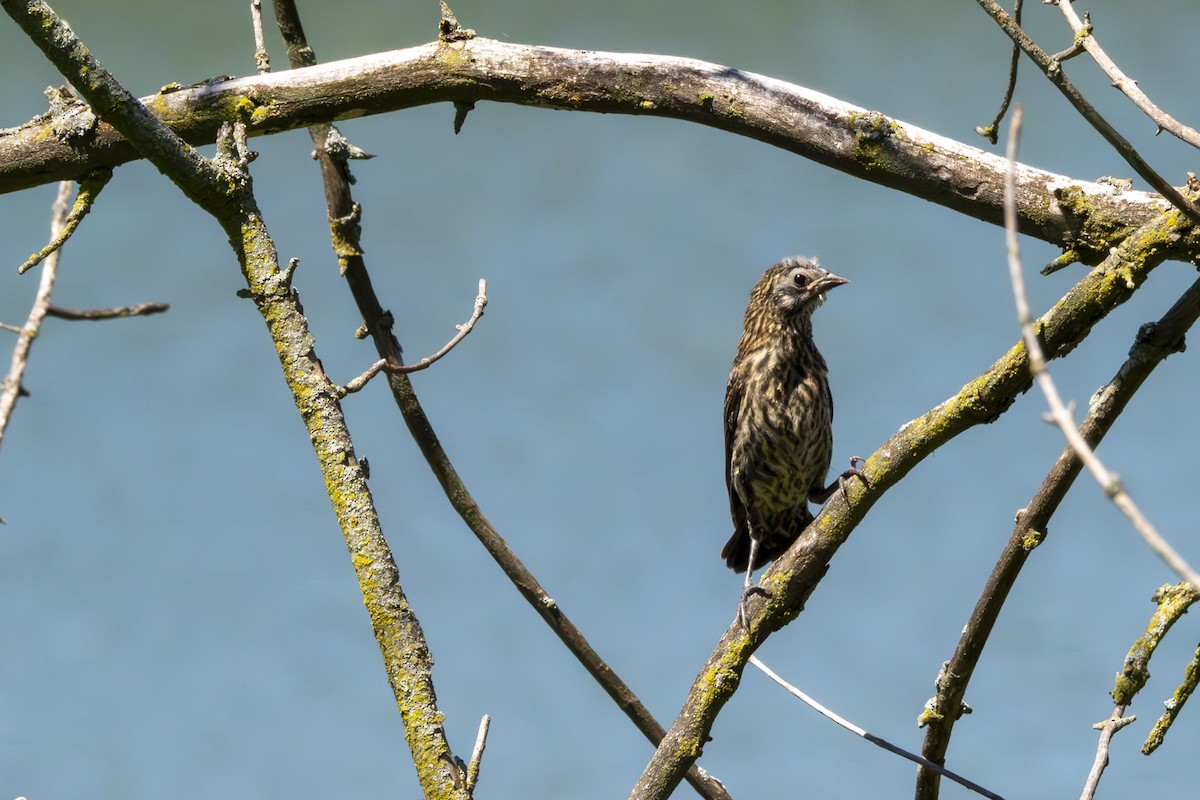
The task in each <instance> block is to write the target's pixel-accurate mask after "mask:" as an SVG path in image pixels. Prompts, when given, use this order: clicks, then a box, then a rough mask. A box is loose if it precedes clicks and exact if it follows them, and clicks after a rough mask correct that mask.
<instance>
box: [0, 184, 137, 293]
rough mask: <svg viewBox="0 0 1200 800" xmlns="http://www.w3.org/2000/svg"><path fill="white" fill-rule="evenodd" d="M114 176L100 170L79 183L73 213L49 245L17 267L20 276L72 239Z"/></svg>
mask: <svg viewBox="0 0 1200 800" xmlns="http://www.w3.org/2000/svg"><path fill="white" fill-rule="evenodd" d="M112 175H113V173H112V170H111V169H98V170H96V171H95V172H93V173H91V174H90V175H88V176H87V177H86V178H84V179H83V180H81V181H80V182H79V194H78V195H77V196H76V197H75V203H74V205H73V206H72V207H71V213H70V214H68V215H67V217H66V219H65V220H64V221H63V224H62V226H61V227H60V228H59V231H58V233H56V234H55V235H54V236H53V237H52V238H51V239H50V243H49V244H47V245H46V246H45V247H43V248H42V249H41V250H39V251H37V252H36V253H34V254H33V255H31V256H30V257H29V259H28V260H27V261H26V262H25V263H24V264H22V265H21V266H19V267H17V274H18V275H24V274H25V273H26V272H28V271H29V270H31V269H33V268H34V267H35V266H37V265H38V264H40V263H41V262H42V260H43V259H45V258H46V257H47V256H49V255H50V254H51V253H54V252H56V251H57V250H58V249H59V248H60V247H62V246H63V245H64V244H66V243H67V239H70V238H71V235H72V234H73V233H75V229H76V228H78V227H79V223H80V222H82V221H83V218H84V217H86V216H87V213H88V212H89V211H91V210H92V206H93V205H95V203H96V197H97V196H98V195H99V194H100V190H101V189H103V188H104V187H105V186H106V185H107V184H108V182H109V180H110V179H111V178H112ZM60 191H61V189H60Z"/></svg>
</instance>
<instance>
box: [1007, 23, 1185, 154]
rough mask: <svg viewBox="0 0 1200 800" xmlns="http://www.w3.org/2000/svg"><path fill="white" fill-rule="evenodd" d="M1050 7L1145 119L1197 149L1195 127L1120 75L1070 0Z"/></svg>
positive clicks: (1090, 26) (1135, 82)
mask: <svg viewBox="0 0 1200 800" xmlns="http://www.w3.org/2000/svg"><path fill="white" fill-rule="evenodd" d="M1053 4H1054V5H1056V6H1058V8H1059V10H1060V11H1062V14H1063V16H1064V17H1066V20H1067V24H1068V25H1070V26H1071V30H1072V31H1073V32H1074V33H1075V38H1076V40H1077V41H1079V42H1080V43H1081V45H1082V46H1083V49H1084V50H1086V51H1087V52H1088V55H1090V56H1091V57H1092V59H1093V60H1094V61H1095V62H1096V64H1097V66H1099V67H1100V69H1102V70H1103V71H1104V74H1105V75H1107V76H1108V77H1109V78H1110V79H1111V80H1112V85H1113V87H1114V88H1116V89H1117V90H1119V91H1120V92H1121V93H1122V94H1124V95H1125V96H1126V97H1128V98H1129V99H1130V100H1131V101H1132V102H1133V104H1134V105H1135V106H1137V107H1138V108H1140V109H1141V110H1142V111H1143V112H1145V114H1146V116H1148V117H1149V118H1150V119H1151V120H1153V121H1154V124H1155V125H1157V126H1158V129H1159V130H1160V131H1166V132H1167V133H1169V134H1171V135H1172V136H1175V137H1177V138H1178V139H1180V140H1182V141H1184V142H1187V143H1188V144H1190V145H1191V146H1192V147H1198V148H1200V132H1198V131H1197V130H1196V129H1195V128H1192V127H1190V126H1187V125H1184V124H1183V123H1182V122H1180V121H1179V120H1177V119H1175V118H1174V117H1172V116H1171V115H1170V114H1168V113H1167V112H1165V111H1163V110H1162V109H1161V108H1159V107H1158V106H1156V105H1155V104H1154V101H1152V100H1151V99H1150V98H1149V97H1148V96H1147V95H1146V93H1145V92H1143V91H1142V88H1141V87H1140V86H1138V82H1137V81H1135V80H1134V79H1133V78H1130V77H1129V76H1128V75H1126V74H1125V73H1124V72H1122V71H1121V68H1120V67H1118V66H1117V64H1116V62H1115V61H1113V60H1112V59H1111V58H1109V56H1108V53H1106V52H1104V48H1102V47H1101V46H1100V42H1098V41H1097V40H1096V36H1095V32H1094V31H1093V29H1092V24H1091V20H1090V19H1085V20H1081V19H1079V15H1078V14H1076V13H1075V8H1074V7H1073V6H1072V5H1071V2H1070V0H1067V2H1061V1H1060V0H1055V2H1054V3H1053ZM1018 24H1019V21H1018Z"/></svg>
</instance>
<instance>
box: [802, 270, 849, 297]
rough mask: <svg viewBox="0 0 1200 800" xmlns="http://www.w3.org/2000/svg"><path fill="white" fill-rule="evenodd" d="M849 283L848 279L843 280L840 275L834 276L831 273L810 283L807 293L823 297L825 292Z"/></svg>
mask: <svg viewBox="0 0 1200 800" xmlns="http://www.w3.org/2000/svg"><path fill="white" fill-rule="evenodd" d="M849 282H850V279H849V278H843V277H842V276H841V275H834V274H833V273H832V272H828V273H826V274H825V275H823V276H822V277H820V278H817V279H816V280H815V281H813V282H812V283H810V284H809V285H808V291H809V293H810V294H815V295H822V296H823V295H824V294H825V293H826V292H828V291H829V290H830V289H832V288H833V287H835V286H841V285H842V284H843V283H849Z"/></svg>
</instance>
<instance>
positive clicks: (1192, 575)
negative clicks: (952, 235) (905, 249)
mask: <svg viewBox="0 0 1200 800" xmlns="http://www.w3.org/2000/svg"><path fill="white" fill-rule="evenodd" d="M1020 128H1021V109H1020V106H1018V107H1017V109H1016V111H1015V112H1014V113H1013V121H1012V129H1011V131H1010V135H1009V139H1008V160H1009V163H1010V164H1012V165H1013V167H1014V170H1013V172H1015V166H1016V163H1017V139H1018V137H1019V135H1020ZM1013 172H1010V173H1009V174H1010V181H1009V184H1008V191H1009V194H1008V197H1009V198H1010V200H1011V199H1012V198H1014V197H1015V195H1016V178H1015V175H1014V174H1013ZM1004 230H1005V241H1006V243H1007V247H1008V271H1009V278H1010V280H1011V281H1012V286H1013V296H1014V298H1015V301H1016V305H1017V322H1018V323H1019V324H1020V326H1021V335H1022V336H1023V337H1024V339H1025V347H1026V349H1027V350H1028V351H1029V369H1030V372H1032V373H1033V377H1034V380H1036V381H1037V383H1038V386H1039V387H1041V390H1042V394H1044V395H1045V396H1046V403H1047V404H1048V405H1049V406H1050V414H1051V417H1052V418H1053V420H1054V423H1055V424H1056V425H1058V427H1059V429H1060V430H1061V431H1062V432H1063V435H1064V436H1066V437H1067V441H1068V442H1069V443H1070V445H1071V447H1073V448H1074V449H1075V452H1077V453H1078V454H1079V458H1080V460H1082V461H1083V464H1084V466H1085V467H1087V469H1088V471H1089V472H1091V473H1092V476H1093V477H1094V478H1095V479H1096V482H1097V483H1099V484H1100V488H1101V489H1102V490H1103V491H1104V494H1105V495H1106V496H1107V497H1108V498H1109V499H1111V500H1112V501H1113V503H1115V504H1116V506H1117V508H1119V509H1121V512H1122V513H1123V514H1125V516H1126V517H1128V519H1129V521H1130V523H1132V524H1133V528H1134V530H1135V531H1136V532H1137V533H1138V535H1139V536H1141V537H1142V540H1143V541H1144V542H1145V543H1146V546H1147V547H1149V548H1150V549H1151V550H1152V551H1153V552H1154V554H1155V555H1157V556H1158V557H1159V558H1161V559H1162V560H1163V561H1165V562H1166V564H1167V566H1169V567H1170V568H1171V569H1172V570H1174V571H1175V572H1176V573H1177V574H1178V575H1179V576H1180V577H1182V578H1183V579H1184V580H1186V581H1189V582H1190V583H1191V584H1192V586H1195V587H1196V588H1197V590H1198V591H1200V574H1197V573H1196V570H1194V569H1193V568H1192V567H1191V565H1190V564H1188V563H1187V561H1186V560H1184V558H1183V557H1182V556H1181V555H1179V553H1177V552H1176V551H1175V548H1173V547H1171V545H1170V543H1169V542H1168V541H1167V540H1166V539H1165V538H1163V536H1162V535H1161V534H1160V533H1159V532H1158V529H1157V528H1155V527H1154V525H1153V524H1151V522H1150V520H1149V519H1147V518H1146V515H1145V514H1143V513H1142V510H1141V509H1140V508H1138V505H1137V503H1135V502H1134V501H1133V498H1132V497H1131V496H1130V495H1129V492H1127V491H1126V490H1125V488H1124V487H1123V486H1122V485H1121V483H1120V481H1118V480H1117V477H1116V475H1114V474H1113V473H1112V472H1110V471H1109V470H1108V469H1107V468H1106V467H1105V466H1104V464H1103V463H1102V462H1101V461H1100V459H1099V458H1098V457H1097V456H1096V453H1095V451H1094V450H1092V448H1091V447H1089V446H1088V443H1087V442H1086V441H1084V438H1083V436H1082V435H1081V434H1080V433H1079V430H1078V429H1077V428H1076V427H1075V420H1074V419H1073V417H1072V413H1071V412H1070V411H1068V410H1067V406H1066V404H1065V403H1064V402H1063V401H1062V398H1061V397H1060V396H1059V394H1058V387H1056V386H1055V385H1054V379H1053V378H1051V377H1050V373H1049V371H1047V369H1046V358H1045V356H1044V355H1043V353H1042V347H1041V344H1040V343H1039V342H1038V336H1037V332H1036V331H1035V330H1034V328H1033V323H1032V322H1031V321H1030V315H1029V302H1028V301H1027V300H1026V299H1025V281H1024V278H1022V276H1021V250H1020V243H1019V241H1018V239H1017V209H1016V202H1015V200H1013V201H1012V202H1009V203H1006V205H1005V224H1004Z"/></svg>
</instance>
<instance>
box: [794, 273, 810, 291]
mask: <svg viewBox="0 0 1200 800" xmlns="http://www.w3.org/2000/svg"><path fill="white" fill-rule="evenodd" d="M792 283H794V284H796V286H798V287H800V288H801V289H803V288H804V287H805V286H808V277H807V276H805V274H804V273H803V272H795V273H793V274H792Z"/></svg>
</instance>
